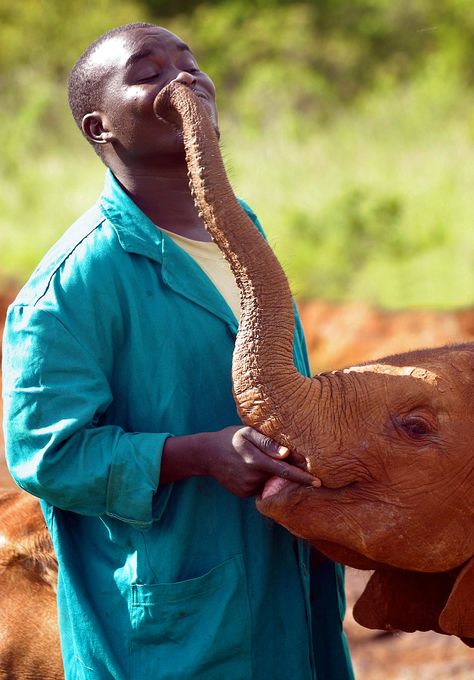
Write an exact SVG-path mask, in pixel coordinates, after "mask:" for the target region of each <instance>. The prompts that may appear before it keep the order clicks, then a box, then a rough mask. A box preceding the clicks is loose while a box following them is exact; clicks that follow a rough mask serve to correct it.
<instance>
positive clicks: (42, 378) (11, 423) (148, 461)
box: [3, 305, 170, 528]
mask: <svg viewBox="0 0 474 680" xmlns="http://www.w3.org/2000/svg"><path fill="white" fill-rule="evenodd" d="M3 398H4V431H5V449H6V451H5V452H6V458H7V463H8V466H9V468H10V472H11V474H12V476H13V478H14V479H15V480H16V482H17V484H18V485H19V486H20V487H22V488H23V489H25V490H26V491H28V492H29V493H32V494H33V495H35V496H38V497H40V498H42V499H44V500H45V501H47V502H48V503H50V504H51V505H54V506H57V507H59V508H62V509H64V510H72V511H74V512H78V513H81V514H85V515H102V514H109V515H112V516H114V517H117V518H119V519H121V520H123V521H125V522H130V523H133V524H136V525H138V526H139V527H140V528H146V527H147V526H149V525H150V524H151V522H152V521H153V519H154V518H155V519H156V511H155V510H156V501H157V499H156V498H155V495H156V492H157V489H158V485H159V476H160V465H161V456H162V452H163V446H164V443H165V441H166V439H167V437H168V436H170V434H169V433H133V432H126V431H124V429H122V428H121V427H119V426H115V425H113V424H107V425H100V422H101V419H102V417H103V415H104V414H105V412H106V410H107V407H108V406H109V405H110V404H111V402H112V394H111V389H110V385H109V382H108V380H107V377H106V375H105V372H104V370H103V368H102V367H101V365H100V363H99V360H98V359H97V358H96V356H94V354H93V353H92V352H91V351H89V350H88V349H86V348H85V347H83V346H82V344H81V343H80V342H78V340H77V339H76V338H75V337H74V335H73V334H72V333H71V332H70V331H69V330H68V329H66V328H65V327H64V325H63V324H62V323H61V322H60V321H59V320H58V319H57V318H56V317H55V315H54V314H51V313H50V312H49V311H44V310H38V309H36V308H35V307H30V306H22V305H16V306H13V307H12V308H10V310H9V313H8V316H7V322H6V325H5V331H4V341H3ZM168 494H169V489H168V488H166V487H165V488H164V490H163V493H161V490H160V493H159V494H158V496H160V495H161V496H163V499H160V500H161V504H162V503H163V502H164V499H165V497H167V496H168ZM154 506H155V510H154ZM154 515H155V517H153V516H154Z"/></svg>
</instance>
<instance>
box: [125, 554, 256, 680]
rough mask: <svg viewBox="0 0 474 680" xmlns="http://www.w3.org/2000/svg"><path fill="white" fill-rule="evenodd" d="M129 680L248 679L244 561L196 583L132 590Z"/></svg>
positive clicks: (235, 561)
mask: <svg viewBox="0 0 474 680" xmlns="http://www.w3.org/2000/svg"><path fill="white" fill-rule="evenodd" d="M130 616H131V623H132V631H133V632H132V640H131V678H132V679H133V680H135V679H137V680H138V679H140V680H147V679H148V678H150V679H151V678H153V679H154V680H155V679H156V680H222V678H229V680H250V678H251V677H252V672H251V662H250V651H251V630H250V608H249V600H248V593H247V586H246V579H245V571H244V566H243V560H242V557H241V556H240V555H237V556H235V557H232V558H230V559H228V560H226V561H225V562H223V563H222V564H220V565H218V566H217V567H214V568H213V569H212V570H211V571H209V572H207V573H206V574H204V575H202V576H199V577H198V578H193V579H189V580H187V581H179V582H176V583H158V584H153V585H140V584H136V585H133V586H132V599H131V603H130Z"/></svg>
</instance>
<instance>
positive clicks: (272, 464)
mask: <svg viewBox="0 0 474 680" xmlns="http://www.w3.org/2000/svg"><path fill="white" fill-rule="evenodd" d="M266 469H268V472H270V473H271V474H273V475H275V476H276V477H282V478H283V479H287V480H288V481H289V482H296V483H297V484H303V485H305V486H315V487H318V488H319V487H320V486H321V480H320V479H318V477H315V476H314V475H311V474H310V473H309V472H306V470H302V469H301V468H299V467H296V465H289V464H288V463H283V462H281V463H279V462H278V461H277V460H271V461H269V465H268V468H267V467H266Z"/></svg>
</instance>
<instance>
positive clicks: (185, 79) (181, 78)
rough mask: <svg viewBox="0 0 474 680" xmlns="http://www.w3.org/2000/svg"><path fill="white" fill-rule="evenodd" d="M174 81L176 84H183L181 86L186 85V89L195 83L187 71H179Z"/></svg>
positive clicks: (194, 79)
mask: <svg viewBox="0 0 474 680" xmlns="http://www.w3.org/2000/svg"><path fill="white" fill-rule="evenodd" d="M175 80H176V81H177V82H178V83H183V85H188V87H191V85H194V83H195V82H196V78H195V77H194V76H193V74H192V73H188V72H187V71H180V72H179V73H178V75H177V76H176V78H175Z"/></svg>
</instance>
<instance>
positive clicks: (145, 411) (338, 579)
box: [3, 172, 352, 680]
mask: <svg viewBox="0 0 474 680" xmlns="http://www.w3.org/2000/svg"><path fill="white" fill-rule="evenodd" d="M244 207H245V206H244ZM245 209H246V210H248V212H249V214H250V216H251V217H252V219H253V220H254V221H255V222H256V218H255V216H254V215H253V213H251V211H250V210H249V209H248V208H247V207H245ZM256 224H257V222H256ZM236 332H237V321H236V319H235V317H234V315H233V314H232V312H231V311H230V309H229V307H228V306H227V304H226V302H225V301H224V299H223V298H222V296H221V295H220V293H219V292H218V291H217V290H216V288H215V287H214V285H213V284H212V283H211V282H210V280H209V279H208V278H207V276H206V275H205V274H204V273H203V272H202V270H201V269H200V267H199V266H198V265H197V264H196V263H195V262H194V260H193V259H192V258H191V257H190V256H189V255H187V254H186V253H185V252H184V251H183V250H182V249H181V248H179V246H177V245H176V244H175V243H174V242H173V241H172V240H171V239H170V238H169V237H168V236H166V234H163V232H161V231H160V230H159V229H158V228H157V227H156V226H155V225H154V224H153V223H152V222H151V221H150V220H149V219H148V218H147V217H146V216H145V215H144V214H143V213H142V212H141V211H140V210H139V208H138V207H137V206H136V205H135V204H134V203H133V201H132V200H131V199H130V198H129V197H128V196H127V195H126V193H125V192H124V191H123V189H122V188H121V186H120V185H119V183H118V182H117V181H116V180H115V178H114V177H113V175H112V174H111V173H110V172H108V173H107V177H106V185H105V189H104V192H103V194H102V196H101V197H100V199H99V201H98V203H97V204H96V205H95V206H94V207H92V208H91V209H90V210H89V211H88V212H87V213H85V215H83V216H82V217H81V218H80V219H79V220H78V221H77V222H76V223H75V224H74V225H73V226H72V227H71V228H70V229H69V230H68V231H67V232H66V233H65V234H64V236H63V237H62V238H61V239H60V240H59V242H58V243H57V244H56V245H55V246H54V247H53V248H52V249H51V251H50V252H49V253H48V254H47V255H46V256H45V258H44V259H43V260H42V262H41V263H40V265H39V267H38V268H37V269H36V271H35V272H34V273H33V275H32V277H31V279H30V281H29V282H28V283H27V284H26V286H25V287H24V288H23V290H22V291H21V292H20V294H19V295H18V297H17V299H16V301H15V302H14V304H13V305H12V306H11V307H10V309H9V312H8V318H7V323H6V327H5V335H4V354H3V358H4V384H3V387H4V416H5V434H6V453H7V460H8V464H9V467H10V470H11V473H12V475H13V477H14V478H15V479H16V481H17V483H18V484H19V485H20V486H21V487H22V488H24V489H26V490H27V491H29V492H30V493H32V494H35V495H36V496H38V497H39V498H41V499H42V507H43V511H44V514H45V517H46V521H47V524H48V528H49V530H50V532H51V536H52V539H53V542H54V547H55V550H56V553H57V557H58V562H59V583H58V609H59V623H60V634H61V645H62V652H63V659H64V666H65V674H66V678H67V680H77V679H79V678H81V679H86V678H93V679H94V680H105V679H106V678H109V679H112V678H113V679H114V680H134V679H137V680H148V679H150V680H152V679H153V680H165V679H166V680H223V679H226V680H238V679H242V680H250V679H255V680H280V679H281V680H289V679H290V678H291V679H292V680H307V679H308V680H309V679H310V678H312V679H314V678H318V680H347V679H349V678H351V677H352V672H351V669H350V662H349V659H348V655H347V648H346V643H345V639H344V636H343V633H342V627H341V614H342V612H343V608H344V596H343V591H342V567H339V566H336V565H334V564H333V563H331V562H329V561H326V562H324V563H323V564H322V565H321V566H320V567H319V568H318V569H317V570H316V571H315V570H313V571H312V570H311V569H310V562H309V553H310V550H309V547H308V546H307V545H305V544H303V543H302V542H300V541H297V540H296V539H295V538H293V536H291V535H290V534H289V533H288V532H287V531H286V530H285V529H283V528H282V527H280V526H278V525H277V524H275V523H274V522H272V521H270V520H269V519H266V518H265V517H263V516H261V515H260V514H259V513H258V512H257V511H256V509H255V502H254V499H253V498H248V499H241V498H238V497H236V496H234V495H232V494H231V493H229V492H228V491H227V490H226V489H224V488H223V487H222V486H220V485H219V484H218V483H217V482H216V481H215V480H213V479H212V478H207V477H193V478H189V479H185V480H183V481H180V482H175V483H173V484H168V485H165V486H159V480H160V460H161V453H162V450H163V445H164V442H165V441H166V438H167V437H169V436H173V435H185V434H190V433H196V432H205V431H216V430H219V429H221V428H224V427H226V426H228V425H237V424H239V422H240V421H239V418H238V416H237V413H236V408H235V405H234V401H233V398H232V390H231V357H232V351H233V346H234V340H235V334H236ZM294 351H295V362H296V364H297V366H298V368H299V369H300V370H301V371H302V372H305V373H307V371H308V365H307V358H306V353H305V347H304V340H303V336H302V333H301V328H300V325H299V322H298V321H297V323H296V338H295V348H294Z"/></svg>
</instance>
